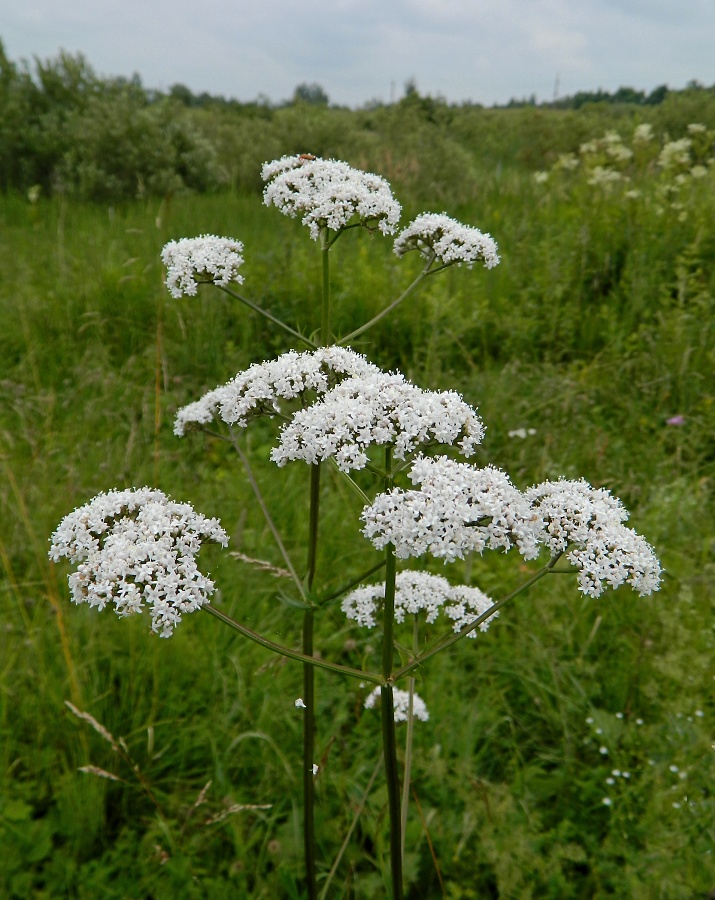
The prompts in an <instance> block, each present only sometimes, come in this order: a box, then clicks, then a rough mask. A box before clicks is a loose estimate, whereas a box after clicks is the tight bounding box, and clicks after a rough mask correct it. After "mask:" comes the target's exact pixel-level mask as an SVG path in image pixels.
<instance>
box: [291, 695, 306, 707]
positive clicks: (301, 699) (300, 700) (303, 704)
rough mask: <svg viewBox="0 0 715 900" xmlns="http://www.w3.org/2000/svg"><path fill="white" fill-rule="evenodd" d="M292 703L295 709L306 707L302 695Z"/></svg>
mask: <svg viewBox="0 0 715 900" xmlns="http://www.w3.org/2000/svg"><path fill="white" fill-rule="evenodd" d="M294 705H295V708H296V709H306V708H307V707H306V705H305V703H303V698H302V697H298V699H297V700H296V701H295V704H294Z"/></svg>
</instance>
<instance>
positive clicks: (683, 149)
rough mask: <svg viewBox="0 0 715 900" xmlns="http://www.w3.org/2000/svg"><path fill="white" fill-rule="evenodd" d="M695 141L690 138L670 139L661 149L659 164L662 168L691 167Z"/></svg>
mask: <svg viewBox="0 0 715 900" xmlns="http://www.w3.org/2000/svg"><path fill="white" fill-rule="evenodd" d="M692 146H693V142H692V141H691V140H690V138H680V140H678V141H670V142H669V143H667V144H666V145H665V146H664V147H663V149H662V150H661V151H660V156H659V157H658V165H659V166H660V167H661V168H662V169H666V170H668V169H679V168H689V167H690V149H691V147H692Z"/></svg>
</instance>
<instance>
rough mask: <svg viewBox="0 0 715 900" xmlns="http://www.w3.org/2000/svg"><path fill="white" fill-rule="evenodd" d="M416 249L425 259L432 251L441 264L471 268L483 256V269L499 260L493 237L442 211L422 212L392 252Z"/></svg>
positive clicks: (403, 252)
mask: <svg viewBox="0 0 715 900" xmlns="http://www.w3.org/2000/svg"><path fill="white" fill-rule="evenodd" d="M410 250H418V251H419V252H420V253H421V254H422V255H423V256H424V257H426V258H427V259H429V258H431V256H432V255H434V257H435V259H437V260H439V261H440V262H441V263H443V264H444V265H452V264H455V265H458V266H461V265H463V264H464V265H466V266H468V268H470V269H471V268H472V266H473V265H474V263H475V262H477V260H480V259H481V260H482V261H483V263H484V267H485V268H486V269H493V268H494V266H496V265H498V264H499V255H498V253H497V245H496V242H495V240H494V239H493V238H492V236H491V235H489V234H483V233H482V232H481V231H479V229H478V228H472V227H471V226H470V225H463V224H462V223H461V222H458V221H457V220H456V219H452V218H450V216H448V215H446V214H445V213H441V214H439V213H422V215H419V216H417V218H416V219H415V220H414V222H411V223H410V224H409V225H408V226H407V228H405V229H404V230H403V231H402V232H401V233H400V234H399V235H398V237H397V238H396V239H395V253H396V254H397V255H398V256H403V255H404V254H405V253H408V252H409V251H410Z"/></svg>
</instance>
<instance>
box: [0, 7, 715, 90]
mask: <svg viewBox="0 0 715 900" xmlns="http://www.w3.org/2000/svg"><path fill="white" fill-rule="evenodd" d="M0 39H2V41H3V44H4V46H5V51H6V53H7V55H8V56H9V57H10V59H12V60H14V61H19V60H20V59H23V58H24V59H27V60H30V61H31V60H32V59H33V57H35V56H37V57H39V58H40V59H43V60H44V59H48V58H50V57H54V56H56V55H57V54H58V52H59V51H60V49H64V50H66V51H69V52H70V53H78V52H81V53H82V54H84V56H85V57H86V58H87V60H88V61H89V63H90V64H91V65H92V67H93V68H94V70H95V71H96V72H97V73H98V74H99V75H102V76H112V75H123V76H125V77H130V76H131V75H132V74H134V73H135V72H136V73H138V74H139V75H140V76H141V79H142V82H143V84H144V85H145V86H146V87H149V88H156V89H159V90H166V89H168V88H169V87H170V86H171V85H172V84H176V83H180V84H184V85H186V86H187V87H189V88H190V89H191V90H192V91H193V92H194V93H196V94H198V93H201V92H203V91H207V92H209V93H211V94H222V95H223V96H225V97H235V98H237V99H239V100H244V101H245V100H254V99H256V98H257V97H258V96H259V95H264V96H267V97H268V98H269V99H270V100H271V101H273V102H280V101H281V100H286V99H289V98H290V97H291V96H292V95H293V91H294V89H295V87H296V86H297V85H299V84H303V83H314V82H316V83H318V84H320V85H321V86H322V87H323V89H324V90H325V91H326V93H327V94H328V96H329V98H330V101H331V102H332V103H337V104H341V105H348V106H361V105H363V104H365V103H368V102H371V101H373V100H379V101H382V102H389V101H391V100H396V99H399V98H400V97H401V96H402V95H403V93H404V86H405V83H406V82H407V81H408V80H410V79H414V81H415V83H416V85H417V88H418V90H419V92H420V93H421V94H430V95H432V96H442V97H444V98H446V99H447V100H449V101H450V102H456V103H459V102H461V101H464V100H470V101H473V102H477V103H482V104H484V105H485V106H491V105H493V104H502V103H506V102H508V101H509V100H510V99H512V98H516V99H521V98H526V97H530V96H532V95H535V96H536V98H537V100H538V101H544V100H546V101H548V100H552V99H554V96H555V95H558V96H560V97H564V96H568V95H570V94H574V93H576V92H577V91H581V90H586V91H588V90H597V89H598V88H602V89H604V90H608V91H614V90H616V89H617V88H619V87H621V86H626V87H634V88H636V89H639V90H645V91H650V90H652V89H653V88H655V87H657V86H659V85H661V84H667V85H668V86H669V87H671V88H682V87H684V86H685V84H686V83H687V82H688V81H691V80H693V79H695V80H697V81H699V82H701V83H702V84H705V85H707V86H710V85H712V84H713V83H715V52H713V46H714V45H715V0H491V2H485V0H329V2H328V0H263V2H261V0H250V2H247V0H194V2H189V0H112V2H110V0H0Z"/></svg>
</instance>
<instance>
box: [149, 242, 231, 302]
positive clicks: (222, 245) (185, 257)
mask: <svg viewBox="0 0 715 900" xmlns="http://www.w3.org/2000/svg"><path fill="white" fill-rule="evenodd" d="M161 261H162V262H163V263H164V265H165V266H166V269H167V272H166V286H167V287H168V289H169V293H170V294H171V296H172V297H176V299H178V298H179V297H181V296H183V295H184V294H187V295H188V296H190V297H195V296H196V292H197V290H198V285H199V282H198V281H197V280H196V278H197V276H200V275H204V276H211V278H210V280H211V281H213V282H214V284H217V285H220V286H221V287H225V286H226V285H227V284H228V283H229V282H230V281H236V282H238V283H239V284H241V283H242V281H243V277H242V276H241V275H239V274H238V269H239V267H240V266H241V264H242V263H243V244H242V243H241V242H240V241H235V240H233V238H222V237H216V236H215V235H213V234H202V235H200V236H199V237H195V238H181V240H179V241H169V243H168V244H166V245H165V246H164V249H163V250H162V251H161Z"/></svg>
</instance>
